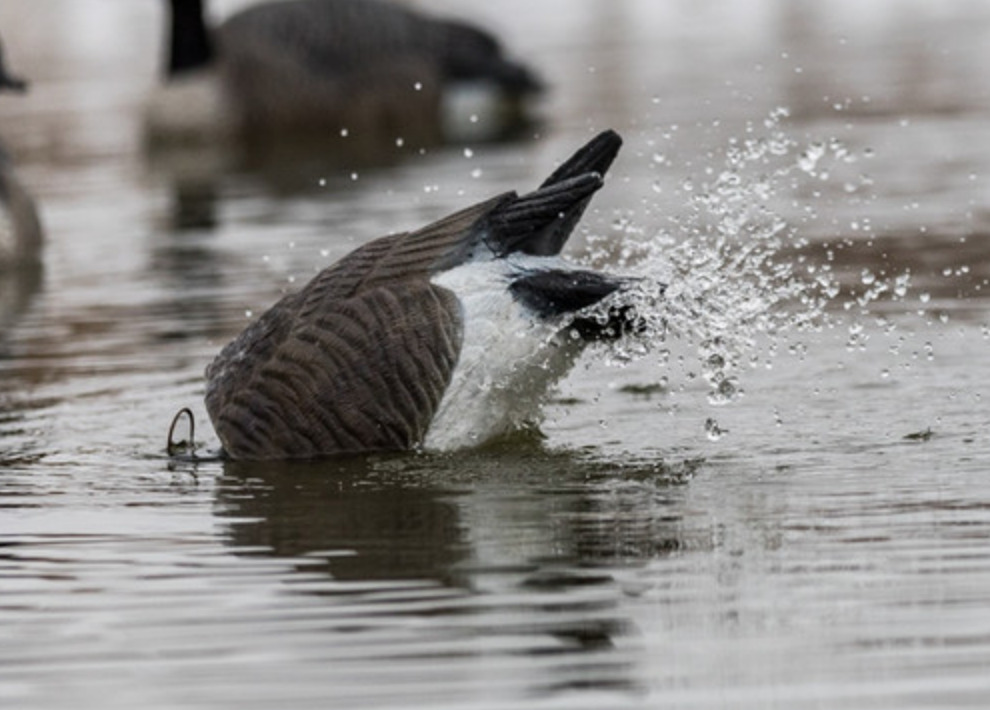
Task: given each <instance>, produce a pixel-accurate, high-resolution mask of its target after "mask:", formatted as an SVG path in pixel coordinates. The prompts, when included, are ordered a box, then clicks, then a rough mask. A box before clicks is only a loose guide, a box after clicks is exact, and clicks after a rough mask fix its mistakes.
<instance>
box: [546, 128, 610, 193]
mask: <svg viewBox="0 0 990 710" xmlns="http://www.w3.org/2000/svg"><path fill="white" fill-rule="evenodd" d="M621 147H622V136H620V135H619V134H618V133H617V132H616V131H614V130H612V129H611V128H609V129H607V130H604V131H602V132H601V133H599V134H598V135H596V136H595V137H594V138H592V139H591V140H590V141H588V142H587V143H585V144H584V145H583V146H581V147H580V148H578V149H577V150H576V151H575V152H574V154H573V155H572V156H571V157H570V158H568V159H567V160H565V161H564V162H563V163H561V164H560V166H559V167H558V168H557V169H556V170H554V171H553V172H552V173H551V174H550V176H549V177H548V178H547V179H546V180H544V181H543V184H542V185H541V186H540V187H546V186H548V185H553V184H554V183H558V182H563V181H565V180H569V179H571V178H573V177H576V176H578V175H583V174H585V173H597V174H598V175H599V177H602V176H604V175H605V173H607V172H608V169H609V168H610V167H611V165H612V162H613V161H614V160H615V157H616V156H617V155H618V154H619V148H621Z"/></svg>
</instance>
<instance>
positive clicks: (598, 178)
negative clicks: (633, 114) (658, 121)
mask: <svg viewBox="0 0 990 710" xmlns="http://www.w3.org/2000/svg"><path fill="white" fill-rule="evenodd" d="M621 145H622V139H621V138H620V137H619V134H618V133H616V132H615V131H605V132H603V133H600V134H598V135H597V136H596V137H595V138H593V139H592V140H591V141H589V142H588V143H587V144H585V145H584V146H583V147H582V148H581V149H579V150H578V151H577V152H576V153H575V154H574V155H573V156H571V157H570V158H569V159H568V160H567V161H565V162H564V163H563V164H562V165H561V166H560V167H559V168H557V169H556V170H555V171H554V172H553V173H552V174H551V175H550V177H548V178H547V179H546V180H544V182H543V184H542V185H540V187H539V188H538V189H537V190H535V191H533V192H531V193H529V194H527V195H523V196H521V197H516V198H514V199H511V200H507V201H506V202H505V203H504V204H503V205H501V206H499V207H498V208H496V209H495V210H494V211H493V212H492V214H491V215H490V216H489V226H490V234H489V246H490V247H491V249H492V251H494V252H495V254H497V255H498V256H505V255H507V254H511V253H514V252H521V253H523V254H531V255H533V256H553V255H555V254H559V253H560V250H561V249H563V248H564V244H566V243H567V239H568V237H570V236H571V232H573V231H574V227H576V226H577V223H578V221H579V220H580V219H581V215H582V214H584V210H585V208H586V207H587V206H588V203H589V202H590V201H591V196H592V195H593V194H594V193H595V192H596V191H597V190H598V189H599V188H600V187H601V186H602V184H603V183H602V178H603V176H604V175H605V172H606V171H607V170H608V168H609V166H610V165H611V164H612V161H613V160H614V159H615V156H616V154H617V153H618V151H619V147H620V146H621Z"/></svg>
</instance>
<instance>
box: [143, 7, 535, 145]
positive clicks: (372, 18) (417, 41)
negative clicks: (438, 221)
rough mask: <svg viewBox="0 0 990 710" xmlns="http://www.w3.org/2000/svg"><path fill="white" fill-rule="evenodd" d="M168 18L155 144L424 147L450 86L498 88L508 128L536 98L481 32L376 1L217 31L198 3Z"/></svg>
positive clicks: (262, 17) (242, 20)
mask: <svg viewBox="0 0 990 710" xmlns="http://www.w3.org/2000/svg"><path fill="white" fill-rule="evenodd" d="M170 9H171V40H170V43H169V50H168V65H167V74H168V76H167V81H166V83H165V85H164V87H163V89H162V91H161V92H159V93H158V94H157V95H156V96H155V98H154V99H153V100H152V102H151V105H150V107H149V115H148V132H149V137H150V138H151V139H152V141H155V140H159V141H174V140H176V139H193V140H195V139H197V138H200V137H202V134H204V133H205V134H206V135H208V136H213V137H237V136H239V135H240V136H243V135H249V136H251V137H253V138H258V137H273V138H281V139H284V138H286V137H290V138H298V137H299V136H300V135H307V134H308V135H314V136H316V135H319V136H322V137H325V138H330V137H335V136H336V137H339V136H340V135H341V134H344V135H349V136H350V138H351V140H352V141H360V140H366V141H368V140H372V139H375V140H382V141H385V140H387V141H388V142H389V143H390V144H391V145H392V146H393V147H394V146H395V143H396V141H397V140H399V139H402V140H403V141H416V140H425V141H430V142H432V141H433V140H437V139H439V138H441V137H442V136H440V135H439V130H440V128H439V127H440V125H441V119H442V116H441V115H440V111H441V101H442V98H443V91H444V89H445V87H446V86H448V85H449V84H451V83H454V82H484V83H487V84H489V85H492V86H494V87H497V89H498V94H499V96H500V97H501V98H502V99H503V101H502V102H501V103H500V110H502V111H504V112H505V113H506V114H511V115H512V116H514V117H517V116H518V113H519V111H520V106H521V102H522V99H523V97H524V96H526V95H529V94H532V93H534V92H537V91H539V90H540V87H541V85H540V82H539V80H538V79H537V78H536V77H535V76H534V75H533V73H532V72H530V70H529V69H527V68H526V67H524V66H523V65H521V64H518V63H516V62H513V61H511V60H509V59H507V58H506V57H505V56H504V55H503V52H502V50H501V48H500V46H499V44H498V41H497V40H496V39H495V38H494V37H493V36H492V35H490V34H489V33H487V32H485V31H484V30H481V29H479V28H477V27H474V26H472V25H469V24H467V23H463V22H457V21H452V20H446V19H441V18H433V17H428V16H426V15H422V14H419V13H417V12H414V11H413V10H410V9H407V8H404V7H400V6H397V5H393V4H390V3H388V2H384V1H382V0H287V1H285V2H265V3H262V4H259V5H254V6H252V7H249V8H247V9H245V10H243V11H241V12H239V13H236V14H235V15H233V16H232V17H230V18H228V19H227V20H226V21H225V22H223V23H222V24H220V25H219V26H218V27H216V28H215V29H213V30H211V29H210V28H209V27H208V26H207V24H206V21H205V19H204V16H203V9H204V8H203V0H170ZM480 118H485V116H481V117H480ZM400 142H402V141H400Z"/></svg>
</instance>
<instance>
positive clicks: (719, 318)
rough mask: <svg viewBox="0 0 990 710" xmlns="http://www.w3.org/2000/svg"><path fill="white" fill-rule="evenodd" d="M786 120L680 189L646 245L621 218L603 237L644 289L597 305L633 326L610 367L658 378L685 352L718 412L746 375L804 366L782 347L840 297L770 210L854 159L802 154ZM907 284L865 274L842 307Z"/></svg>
mask: <svg viewBox="0 0 990 710" xmlns="http://www.w3.org/2000/svg"><path fill="white" fill-rule="evenodd" d="M786 116H787V111H786V109H777V110H775V111H774V112H773V113H771V114H770V116H769V117H768V118H767V119H766V121H764V128H765V132H763V134H762V135H756V134H755V133H756V132H755V131H754V132H753V133H750V134H748V135H749V137H747V138H745V139H742V140H740V139H730V141H729V144H728V146H727V148H726V149H725V151H724V156H723V159H722V164H721V165H720V166H719V167H718V168H715V169H712V170H709V171H706V175H710V177H709V178H708V179H706V180H698V179H688V180H685V181H684V182H683V183H682V186H681V187H682V190H683V191H684V193H685V194H686V195H687V196H688V202H687V207H686V214H684V215H682V216H680V217H675V218H673V219H672V222H673V224H674V229H673V230H672V229H660V230H659V231H657V232H656V233H652V234H651V233H648V232H647V231H646V230H644V229H643V228H642V227H641V226H639V225H636V224H635V223H634V221H633V220H631V219H628V218H622V219H619V220H617V221H616V223H615V225H613V228H614V231H616V232H619V233H620V235H621V241H622V243H623V247H622V251H621V253H619V254H618V255H616V254H614V253H611V259H612V260H613V261H615V260H616V256H617V257H618V261H619V263H620V265H621V266H622V267H623V268H625V269H626V270H627V271H629V272H631V273H632V274H634V275H636V276H639V277H641V279H642V280H640V281H638V282H637V283H636V284H635V285H634V286H632V287H631V288H629V289H627V290H625V291H623V292H622V293H620V294H618V295H616V296H615V299H614V300H613V301H612V302H610V303H605V304H603V307H604V308H613V309H614V308H615V307H616V306H617V305H618V306H632V307H633V309H634V311H635V312H636V314H637V317H638V318H639V322H638V323H637V326H638V328H637V330H638V333H639V337H638V338H626V339H623V340H620V341H618V342H615V343H610V344H609V345H608V346H607V347H608V350H607V354H606V356H607V359H608V360H609V361H611V362H613V363H619V364H622V363H626V362H629V361H630V360H633V359H638V358H641V357H643V356H644V355H646V354H648V353H656V354H658V356H659V358H660V360H661V365H662V366H664V367H665V368H666V367H667V366H669V365H670V364H671V363H670V362H669V360H670V354H669V351H668V350H667V349H666V348H665V346H664V344H665V343H666V341H667V339H668V338H676V339H678V340H680V341H685V342H687V343H689V344H690V345H692V346H693V349H694V350H695V351H696V353H697V360H696V361H695V362H694V363H690V362H685V363H684V366H685V367H686V368H687V371H688V372H689V374H691V375H693V374H695V370H697V369H700V374H701V375H702V377H703V378H704V380H705V381H706V382H707V384H708V401H709V403H710V404H712V405H715V406H720V405H724V404H727V403H729V402H732V401H733V400H735V399H736V398H738V397H739V396H740V395H741V394H742V393H743V391H744V390H743V387H742V385H741V377H742V373H743V372H744V371H745V369H746V368H747V367H756V366H759V365H761V364H763V365H765V366H770V363H771V362H772V360H773V359H774V358H775V357H776V356H777V355H778V354H779V353H780V352H788V353H791V354H793V355H796V356H801V355H802V354H803V345H802V344H801V343H800V342H787V341H786V338H787V337H789V336H790V335H791V334H794V333H801V332H805V331H808V330H815V329H820V328H823V327H825V326H826V325H834V323H831V322H830V320H829V315H828V310H827V308H828V307H829V305H830V304H834V301H835V300H836V299H837V298H838V297H839V295H840V293H841V289H840V286H839V281H838V278H837V276H836V275H835V274H834V272H833V270H832V268H831V265H830V263H829V261H828V260H824V261H823V262H822V263H818V262H816V261H814V260H809V259H807V258H805V257H803V256H800V252H799V251H798V250H799V249H800V248H801V247H804V246H806V245H807V244H806V242H805V240H804V239H803V238H802V237H801V236H800V235H799V233H798V231H797V229H796V228H795V227H794V226H793V225H791V224H789V223H788V222H787V221H785V220H784V219H783V218H782V217H781V216H780V215H779V214H778V213H777V212H776V211H775V209H774V201H775V200H777V199H780V198H781V195H782V194H783V192H784V189H785V188H791V189H793V188H795V187H796V186H797V185H798V183H800V181H802V180H810V179H816V180H824V179H828V170H827V164H828V163H829V162H830V161H839V162H853V161H854V160H855V157H854V156H852V154H851V153H850V152H849V151H848V150H847V149H846V148H845V147H844V146H843V145H842V143H841V142H840V141H838V140H834V139H833V140H829V141H816V142H812V143H810V144H808V145H804V146H802V145H801V144H799V142H798V141H797V140H795V139H794V138H792V137H790V136H789V135H788V134H787V133H786V132H785V131H784V129H783V127H782V125H781V123H782V121H783V119H785V118H786ZM614 243H615V238H614V235H605V236H603V237H601V238H600V240H595V241H593V242H592V251H593V253H592V255H591V256H592V258H593V259H602V258H603V257H606V258H607V254H608V252H614ZM606 250H608V251H606ZM908 278H909V276H908V275H907V274H902V275H898V276H896V277H893V278H890V279H888V278H886V277H885V276H883V275H878V274H873V273H864V274H863V275H862V286H863V288H862V290H861V291H860V292H858V293H856V294H852V295H851V296H849V298H850V301H848V302H847V303H845V304H842V305H843V306H844V307H845V308H846V309H847V310H848V309H849V308H857V309H858V312H861V313H865V312H866V309H867V306H868V305H869V303H871V302H872V301H874V300H876V299H878V298H880V297H881V296H882V295H883V294H885V293H891V294H893V295H895V296H899V297H903V296H904V294H905V293H906V290H907V284H908ZM663 284H666V289H665V290H664V287H663ZM613 312H614V311H613ZM850 328H851V330H850V346H851V347H857V346H858V345H859V344H860V342H861V340H862V338H864V337H865V334H864V333H863V332H862V329H861V328H858V327H857V326H856V324H855V323H853V325H851V326H850ZM710 422H714V420H710ZM715 429H717V425H716V426H715V427H714V428H713V427H712V426H707V425H706V431H707V433H708V435H709V438H713V439H715V438H718V437H720V436H721V433H718V434H717V436H713V432H714V431H715Z"/></svg>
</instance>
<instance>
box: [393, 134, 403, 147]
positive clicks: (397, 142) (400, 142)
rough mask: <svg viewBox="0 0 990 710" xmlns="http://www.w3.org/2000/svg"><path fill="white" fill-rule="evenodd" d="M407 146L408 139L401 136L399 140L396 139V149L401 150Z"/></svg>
mask: <svg viewBox="0 0 990 710" xmlns="http://www.w3.org/2000/svg"><path fill="white" fill-rule="evenodd" d="M405 144H406V139H405V138H403V137H402V136H399V137H398V138H396V139H395V147H396V148H401V147H402V146H404V145H405Z"/></svg>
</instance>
